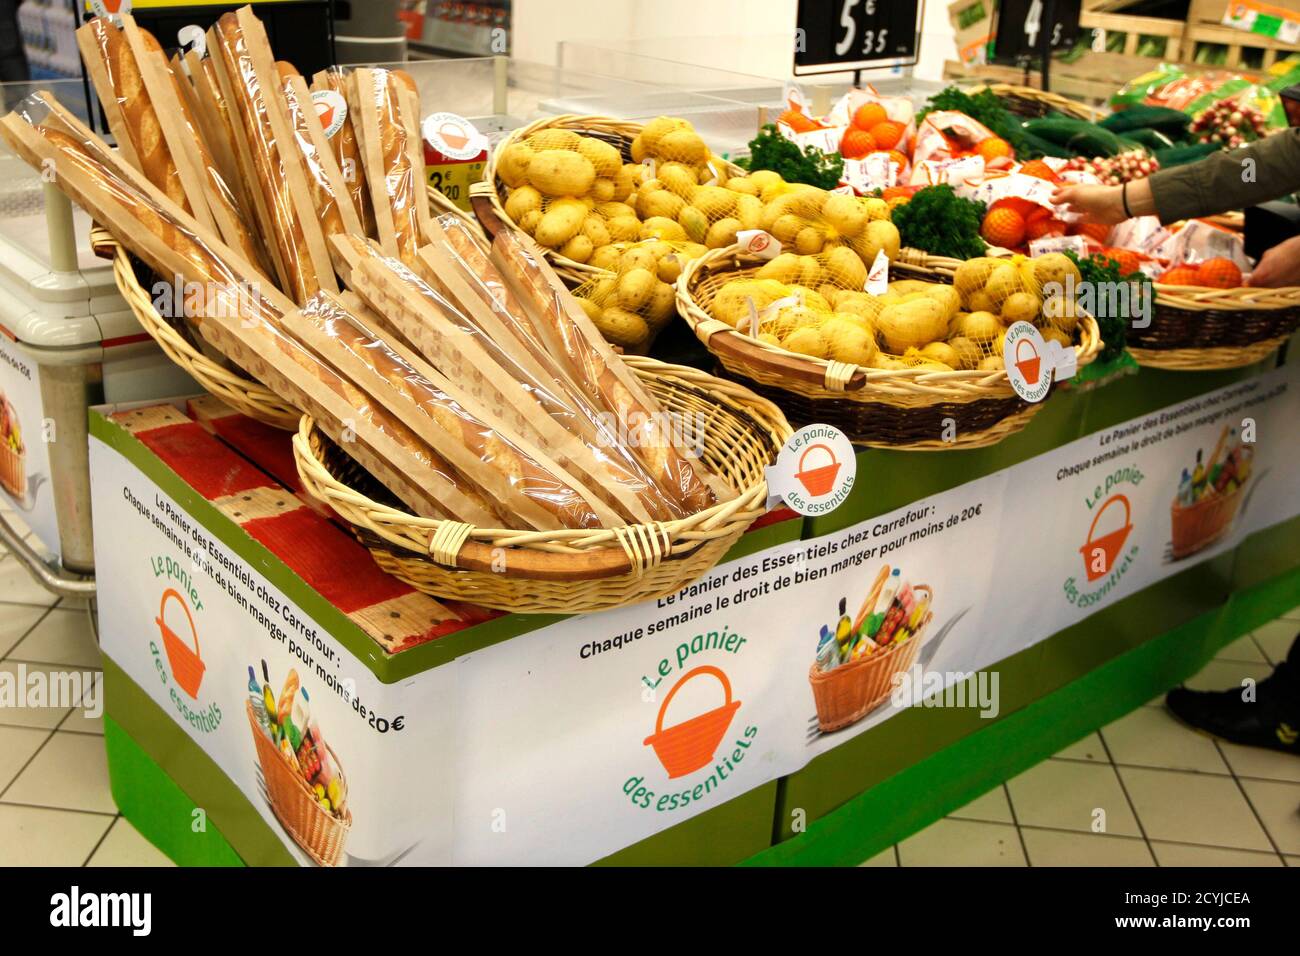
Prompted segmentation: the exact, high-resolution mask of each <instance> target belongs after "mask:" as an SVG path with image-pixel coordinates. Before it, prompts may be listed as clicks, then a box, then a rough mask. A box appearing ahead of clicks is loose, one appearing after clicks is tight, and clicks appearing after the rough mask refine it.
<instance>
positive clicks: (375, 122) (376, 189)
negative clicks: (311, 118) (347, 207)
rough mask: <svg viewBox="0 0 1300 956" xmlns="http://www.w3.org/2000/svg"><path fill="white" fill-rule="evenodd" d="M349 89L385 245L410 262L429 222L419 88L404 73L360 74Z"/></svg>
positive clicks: (372, 71)
mask: <svg viewBox="0 0 1300 956" xmlns="http://www.w3.org/2000/svg"><path fill="white" fill-rule="evenodd" d="M347 85H348V109H349V111H350V112H351V113H352V122H353V129H354V130H355V131H356V133H357V135H358V137H359V139H360V146H361V158H362V165H363V166H364V167H365V173H366V181H367V182H368V183H369V185H370V197H371V201H372V203H373V207H374V214H375V225H376V229H377V231H378V236H379V242H380V244H381V245H382V246H383V247H384V251H385V252H387V253H388V254H389V255H395V256H397V257H398V258H399V259H401V260H402V261H403V262H410V261H411V259H412V258H413V257H414V255H415V251H416V249H417V248H419V246H420V245H422V244H423V242H424V238H423V232H424V230H425V228H426V226H427V224H428V221H429V219H428V217H429V203H428V199H427V198H426V195H425V191H426V185H425V180H424V165H423V145H422V143H421V140H420V129H419V98H418V94H417V92H416V87H415V82H414V81H413V80H412V79H411V77H410V75H409V74H407V73H406V72H404V71H402V70H384V69H368V68H359V69H355V70H353V71H352V72H351V73H350V74H348V84H347Z"/></svg>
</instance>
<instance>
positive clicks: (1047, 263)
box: [1034, 252, 1083, 292]
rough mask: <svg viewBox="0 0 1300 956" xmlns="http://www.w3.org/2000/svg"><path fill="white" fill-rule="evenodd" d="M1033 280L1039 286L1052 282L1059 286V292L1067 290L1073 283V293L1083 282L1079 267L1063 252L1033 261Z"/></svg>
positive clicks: (1046, 255)
mask: <svg viewBox="0 0 1300 956" xmlns="http://www.w3.org/2000/svg"><path fill="white" fill-rule="evenodd" d="M1034 278H1035V280H1037V282H1038V284H1039V286H1045V285H1047V284H1048V283H1051V282H1054V283H1056V284H1057V285H1059V286H1061V291H1065V290H1066V289H1068V287H1069V285H1070V284H1071V282H1073V285H1074V291H1075V292H1077V290H1078V286H1079V283H1080V282H1082V281H1083V275H1082V274H1081V273H1080V272H1079V267H1078V266H1076V265H1075V264H1074V263H1073V262H1071V261H1070V257H1069V256H1067V255H1066V254H1065V253H1063V252H1048V253H1045V254H1044V255H1041V256H1039V257H1038V258H1037V259H1035V260H1034Z"/></svg>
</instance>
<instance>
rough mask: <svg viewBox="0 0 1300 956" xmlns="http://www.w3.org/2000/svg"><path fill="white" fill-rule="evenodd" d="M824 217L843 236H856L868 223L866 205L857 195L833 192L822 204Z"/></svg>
mask: <svg viewBox="0 0 1300 956" xmlns="http://www.w3.org/2000/svg"><path fill="white" fill-rule="evenodd" d="M822 217H823V218H824V219H825V220H826V222H827V224H828V225H829V226H830V227H831V228H832V229H834V230H835V231H836V232H838V233H839V234H840V235H841V236H856V235H858V234H859V233H861V232H862V230H863V229H864V228H866V225H867V210H866V207H865V206H864V205H863V204H862V203H861V202H859V201H858V199H857V197H856V196H845V195H844V194H843V193H831V194H830V195H829V196H827V197H826V203H825V205H823V206H822Z"/></svg>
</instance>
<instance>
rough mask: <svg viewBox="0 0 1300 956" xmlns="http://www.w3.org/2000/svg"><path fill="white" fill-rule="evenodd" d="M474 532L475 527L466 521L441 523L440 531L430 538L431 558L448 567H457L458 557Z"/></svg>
mask: <svg viewBox="0 0 1300 956" xmlns="http://www.w3.org/2000/svg"><path fill="white" fill-rule="evenodd" d="M473 530H474V526H473V525H472V524H466V523H465V522H464V521H440V522H439V523H438V530H437V531H435V532H434V533H433V534H432V535H431V536H430V537H429V557H431V558H432V559H433V560H434V561H436V562H437V563H438V564H441V565H444V566H446V567H449V568H454V567H456V555H457V554H459V553H460V549H461V545H463V544H464V543H465V542H466V541H467V540H469V536H470V533H471V532H473Z"/></svg>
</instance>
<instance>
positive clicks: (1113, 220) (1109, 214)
mask: <svg viewBox="0 0 1300 956" xmlns="http://www.w3.org/2000/svg"><path fill="white" fill-rule="evenodd" d="M1122 189H1123V187H1122V186H1058V187H1057V188H1056V191H1055V192H1054V193H1052V202H1053V203H1054V204H1055V205H1057V206H1066V207H1067V208H1068V209H1069V210H1070V211H1071V212H1076V213H1079V214H1080V215H1082V216H1083V221H1084V222H1096V223H1101V224H1102V225H1103V226H1113V225H1116V224H1117V223H1121V222H1123V221H1124V220H1125V219H1127V218H1128V216H1126V215H1125V214H1124V199H1123V196H1122V195H1121V190H1122Z"/></svg>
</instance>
